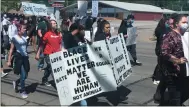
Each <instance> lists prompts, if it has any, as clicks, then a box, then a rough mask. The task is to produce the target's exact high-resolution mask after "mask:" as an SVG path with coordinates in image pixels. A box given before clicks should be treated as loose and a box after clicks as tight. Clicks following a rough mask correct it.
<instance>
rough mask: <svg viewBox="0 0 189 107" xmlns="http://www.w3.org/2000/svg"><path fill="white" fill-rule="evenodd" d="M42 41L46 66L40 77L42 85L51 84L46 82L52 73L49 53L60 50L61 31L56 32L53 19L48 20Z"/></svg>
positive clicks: (55, 24)
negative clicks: (48, 23)
mask: <svg viewBox="0 0 189 107" xmlns="http://www.w3.org/2000/svg"><path fill="white" fill-rule="evenodd" d="M43 43H44V51H43V54H44V58H45V62H46V63H47V67H46V68H45V73H44V76H43V78H42V85H46V86H51V84H49V82H48V77H49V76H50V74H51V73H52V69H51V64H50V59H49V55H50V54H53V53H55V52H59V51H61V50H62V36H61V33H60V32H58V29H57V22H56V21H55V20H54V19H51V20H50V25H49V26H48V31H47V33H46V34H45V35H44V37H43ZM40 49H41V47H40ZM40 49H39V51H40Z"/></svg>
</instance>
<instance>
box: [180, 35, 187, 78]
mask: <svg viewBox="0 0 189 107" xmlns="http://www.w3.org/2000/svg"><path fill="white" fill-rule="evenodd" d="M181 38H182V45H183V49H184V56H185V57H186V59H187V60H188V61H189V32H185V34H184V36H181ZM186 76H189V62H187V63H186Z"/></svg>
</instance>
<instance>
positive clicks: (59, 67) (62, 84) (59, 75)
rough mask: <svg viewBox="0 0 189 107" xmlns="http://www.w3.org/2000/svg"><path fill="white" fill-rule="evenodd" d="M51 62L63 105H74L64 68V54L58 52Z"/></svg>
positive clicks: (52, 56)
mask: <svg viewBox="0 0 189 107" xmlns="http://www.w3.org/2000/svg"><path fill="white" fill-rule="evenodd" d="M50 62H51V67H52V72H53V75H54V81H55V83H56V87H57V91H58V96H59V100H60V104H61V105H67V104H71V103H73V101H72V100H71V99H72V96H71V92H70V89H69V83H68V82H67V73H66V71H65V69H64V66H63V52H62V51H60V52H57V53H54V54H51V55H50Z"/></svg>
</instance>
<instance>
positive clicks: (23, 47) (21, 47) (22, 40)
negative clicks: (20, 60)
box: [12, 35, 28, 56]
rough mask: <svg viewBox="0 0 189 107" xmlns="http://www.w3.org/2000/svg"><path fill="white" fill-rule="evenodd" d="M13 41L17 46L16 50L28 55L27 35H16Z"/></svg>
mask: <svg viewBox="0 0 189 107" xmlns="http://www.w3.org/2000/svg"><path fill="white" fill-rule="evenodd" d="M12 42H13V44H14V45H15V47H16V51H17V52H18V53H20V54H21V55H22V56H28V53H27V37H25V36H21V37H20V36H18V35H15V36H14V37H13V38H12Z"/></svg>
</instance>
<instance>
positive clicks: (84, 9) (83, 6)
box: [77, 0, 88, 16]
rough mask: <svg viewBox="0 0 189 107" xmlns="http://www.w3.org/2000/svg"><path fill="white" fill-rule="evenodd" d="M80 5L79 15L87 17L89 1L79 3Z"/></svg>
mask: <svg viewBox="0 0 189 107" xmlns="http://www.w3.org/2000/svg"><path fill="white" fill-rule="evenodd" d="M77 4H78V14H79V16H86V13H87V7H88V2H87V1H84V0H83V1H79V0H78V1H77Z"/></svg>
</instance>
